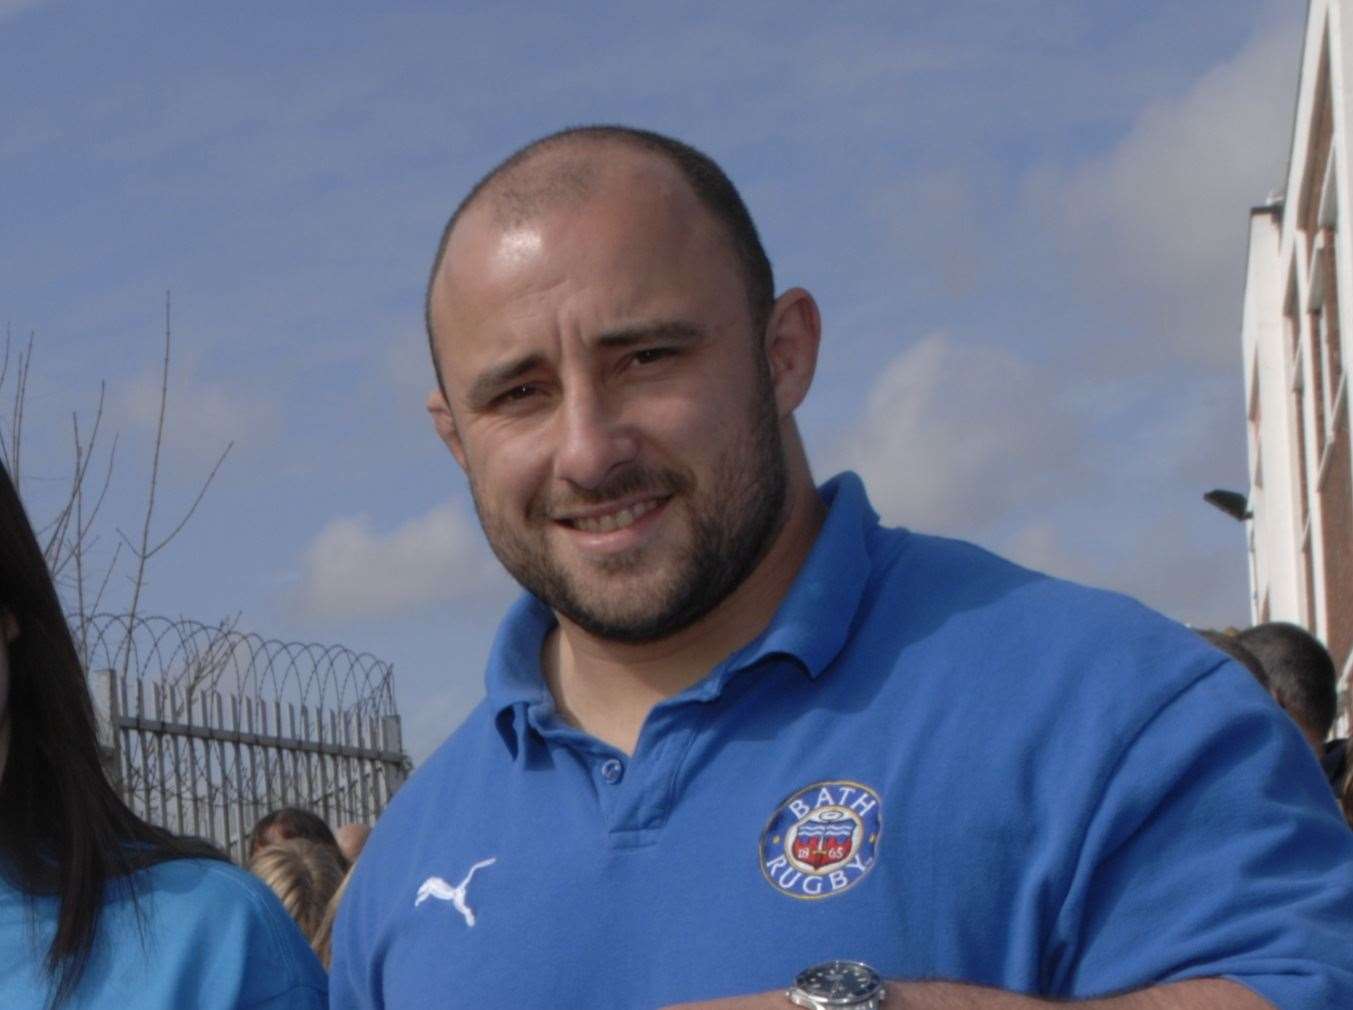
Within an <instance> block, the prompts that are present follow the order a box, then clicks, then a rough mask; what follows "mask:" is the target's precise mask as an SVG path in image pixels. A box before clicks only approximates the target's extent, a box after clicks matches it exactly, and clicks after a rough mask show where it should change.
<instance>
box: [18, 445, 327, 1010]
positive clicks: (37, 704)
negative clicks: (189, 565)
mask: <svg viewBox="0 0 1353 1010" xmlns="http://www.w3.org/2000/svg"><path fill="white" fill-rule="evenodd" d="M325 989H326V986H325V978H324V973H323V969H321V968H320V965H319V962H318V961H317V960H316V959H315V956H314V954H313V953H312V952H311V950H310V948H309V946H307V944H306V942H305V939H304V938H303V937H302V936H301V934H300V932H299V931H298V930H297V929H296V926H295V924H294V923H293V922H292V920H291V918H290V916H288V915H287V913H286V912H285V911H284V910H283V908H282V906H281V905H280V904H279V903H278V901H277V899H276V898H275V897H274V896H273V894H272V892H271V891H269V890H268V889H267V888H266V887H264V886H263V884H262V883H260V882H259V881H258V880H256V879H255V878H254V877H253V876H252V875H250V874H248V873H246V872H244V871H243V870H240V869H238V868H236V867H234V866H232V865H231V864H230V863H229V862H227V861H225V860H224V859H223V858H221V856H220V855H219V854H218V853H216V852H215V851H214V850H213V849H211V848H210V847H208V846H206V845H204V844H202V843H199V842H191V841H188V840H184V839H179V838H175V837H174V836H172V835H170V834H168V833H167V832H165V831H162V830H161V829H159V828H156V827H153V826H151V825H149V824H147V823H145V822H144V821H142V820H141V819H140V818H138V817H137V816H136V815H135V814H134V813H132V812H131V810H129V809H128V808H127V806H126V804H125V803H123V802H122V800H121V799H120V798H119V796H118V795H117V793H116V792H115V791H114V789H113V787H112V786H111V785H110V784H109V782H108V780H107V778H106V777H105V776H104V773H103V769H102V766H101V765H100V763H99V753H98V746H97V742H96V736H95V717H94V709H93V704H92V702H91V700H90V696H89V689H88V687H87V685H86V682H85V677H84V673H83V671H82V670H81V667H80V662H79V659H78V656H77V654H76V651H75V645H74V642H73V641H72V639H71V635H70V630H69V628H68V627H67V626H66V622H65V619H64V618H63V616H62V612H61V605H60V603H59V601H58V599H57V595H56V590H55V588H54V587H53V585H52V579H51V576H50V575H49V574H48V571H47V568H46V565H45V564H44V562H43V558H42V553H41V551H40V550H39V548H38V544H37V540H36V538H35V537H34V536H33V530H32V527H31V526H30V525H29V523H28V519H27V517H26V516H25V514H24V511H23V506H22V505H21V504H20V502H19V497H18V495H17V493H16V492H15V489H14V485H13V483H12V482H11V481H10V478H9V474H8V473H6V472H5V470H4V468H3V467H0V1007H4V1008H6V1010H9V1008H14V1010H21V1008H29V1007H32V1008H39V1007H44V1006H46V1007H59V1008H62V1010H73V1008H103V1007H110V1008H116V1010H129V1008H142V1007H145V1008H166V1010H168V1008H176V1010H177V1008H189V1007H191V1008H195V1010H245V1008H248V1010H293V1008H294V1010H319V1008H321V1007H323V1006H324V1003H325V999H326V995H325Z"/></svg>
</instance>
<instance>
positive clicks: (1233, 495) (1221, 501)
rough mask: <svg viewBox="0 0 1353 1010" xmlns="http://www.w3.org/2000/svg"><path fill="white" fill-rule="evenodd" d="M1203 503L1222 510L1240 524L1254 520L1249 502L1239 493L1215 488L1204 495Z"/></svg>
mask: <svg viewBox="0 0 1353 1010" xmlns="http://www.w3.org/2000/svg"><path fill="white" fill-rule="evenodd" d="M1203 501H1205V502H1207V503H1208V504H1209V505H1211V506H1212V507H1213V508H1216V509H1220V510H1221V511H1222V512H1225V513H1226V514H1227V515H1228V516H1230V517H1231V518H1232V519H1235V520H1236V521H1238V522H1244V521H1245V520H1246V519H1253V518H1254V513H1253V512H1251V511H1250V508H1249V502H1247V501H1246V500H1245V496H1244V495H1243V494H1241V493H1240V492H1239V491H1225V490H1223V489H1221V488H1213V489H1212V490H1211V491H1209V492H1207V493H1206V494H1205V495H1203Z"/></svg>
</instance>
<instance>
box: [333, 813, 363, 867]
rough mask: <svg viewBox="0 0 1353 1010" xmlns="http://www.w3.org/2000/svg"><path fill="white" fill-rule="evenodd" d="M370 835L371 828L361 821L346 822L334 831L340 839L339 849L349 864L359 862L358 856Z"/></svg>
mask: <svg viewBox="0 0 1353 1010" xmlns="http://www.w3.org/2000/svg"><path fill="white" fill-rule="evenodd" d="M370 836H371V828H369V827H368V826H367V825H365V824H362V823H360V822H353V823H351V824H344V825H342V826H341V827H339V829H338V830H337V831H335V832H334V837H335V838H337V839H338V848H339V851H341V852H342V853H343V858H344V859H346V860H347V861H348V864H349V865H351V864H352V863H355V862H357V857H358V856H359V855H361V854H362V846H364V845H365V844H366V840H367V838H369V837H370Z"/></svg>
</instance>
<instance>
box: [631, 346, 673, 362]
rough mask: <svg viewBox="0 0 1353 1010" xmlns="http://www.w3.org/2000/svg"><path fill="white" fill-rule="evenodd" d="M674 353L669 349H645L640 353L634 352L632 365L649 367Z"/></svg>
mask: <svg viewBox="0 0 1353 1010" xmlns="http://www.w3.org/2000/svg"><path fill="white" fill-rule="evenodd" d="M675 353H676V352H675V351H673V350H672V349H671V348H670V347H645V348H644V349H643V350H642V351H635V352H634V363H635V364H636V365H651V364H653V363H655V362H658V361H661V360H663V359H664V358H670V357H671V356H672V355H673V354H675Z"/></svg>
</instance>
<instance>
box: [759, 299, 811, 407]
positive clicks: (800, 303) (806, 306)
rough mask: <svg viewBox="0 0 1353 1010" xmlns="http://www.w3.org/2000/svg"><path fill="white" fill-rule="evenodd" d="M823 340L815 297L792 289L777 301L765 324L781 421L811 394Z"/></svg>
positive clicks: (767, 347)
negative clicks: (818, 353) (809, 389)
mask: <svg viewBox="0 0 1353 1010" xmlns="http://www.w3.org/2000/svg"><path fill="white" fill-rule="evenodd" d="M821 340H822V314H821V313H820V312H818V308H817V302H815V301H814V300H813V296H812V295H810V294H809V293H808V292H807V291H805V290H804V289H803V288H790V289H789V290H788V291H786V292H785V293H784V294H782V295H781V296H780V297H779V298H777V299H775V304H774V305H773V306H772V307H771V313H770V321H769V322H768V323H767V324H766V360H767V361H768V362H769V364H770V378H771V384H772V386H773V387H774V389H775V406H776V410H777V411H778V412H779V415H780V417H781V418H786V417H788V416H789V415H790V414H792V413H793V412H794V411H795V410H796V409H797V408H798V406H799V404H800V403H802V402H803V399H804V397H805V396H807V395H808V387H809V386H811V385H812V384H813V372H814V371H815V370H816V369H817V350H818V345H819V343H820V342H821Z"/></svg>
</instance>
